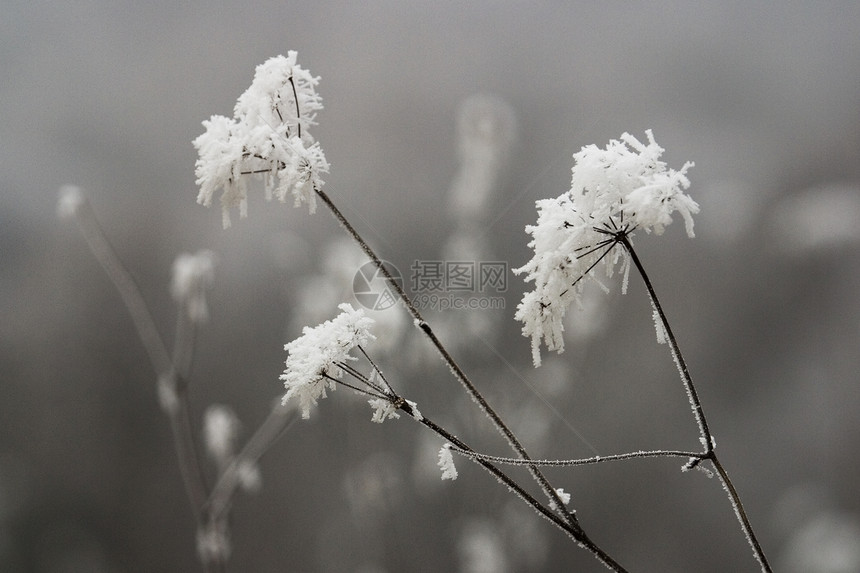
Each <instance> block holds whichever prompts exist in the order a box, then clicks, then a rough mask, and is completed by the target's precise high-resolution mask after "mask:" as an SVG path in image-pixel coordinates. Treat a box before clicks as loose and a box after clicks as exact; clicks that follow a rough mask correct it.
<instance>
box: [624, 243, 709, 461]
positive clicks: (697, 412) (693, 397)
mask: <svg viewBox="0 0 860 573" xmlns="http://www.w3.org/2000/svg"><path fill="white" fill-rule="evenodd" d="M618 242H619V243H621V245H623V246H624V249H625V250H626V251H627V253H628V254H629V255H630V258H631V259H632V260H633V264H634V265H635V266H636V270H637V271H639V275H640V276H641V277H642V280H643V282H644V283H645V288H646V289H648V296H649V297H650V298H651V303H652V304H653V305H654V309H655V310H656V311H657V314H658V315H659V317H660V322H661V323H662V324H663V330H664V331H665V332H666V338H667V340H668V341H669V348H670V349H671V351H672V358H673V359H674V360H675V362H676V364H677V365H678V371H679V373H680V374H681V381H682V382H683V383H684V388H685V389H686V391H687V398H688V399H689V401H690V406H691V407H692V409H693V415H694V417H695V418H696V423H697V424H698V426H699V433H700V436H701V439H702V445H703V447H704V448H705V453H706V454H707V453H710V452H712V451H713V449H714V440H713V436H712V435H711V430H710V428H709V427H708V421H707V420H706V419H705V411H704V409H703V408H702V402H701V401H700V400H699V394H698V392H696V386H695V385H694V384H693V377H692V376H690V369H689V368H687V361H686V360H684V355H683V354H681V348H680V347H679V346H678V341H677V339H676V338H675V334H674V333H673V332H672V327H671V326H670V325H669V320H668V319H667V318H666V313H665V312H663V307H662V305H661V304H660V299H658V298H657V293H656V292H655V291H654V285H653V284H652V283H651V279H649V278H648V273H646V272H645V267H644V266H642V261H640V260H639V256H638V255H637V254H636V251H635V250H634V249H633V245H632V244H631V243H630V239H629V237H628V236H627V235H626V234H622V235H620V236H619V238H618Z"/></svg>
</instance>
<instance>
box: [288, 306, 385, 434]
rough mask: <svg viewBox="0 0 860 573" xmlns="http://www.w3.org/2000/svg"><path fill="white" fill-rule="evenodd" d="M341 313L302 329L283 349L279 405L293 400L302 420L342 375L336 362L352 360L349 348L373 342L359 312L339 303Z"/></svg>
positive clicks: (367, 321) (368, 320)
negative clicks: (282, 390) (282, 391)
mask: <svg viewBox="0 0 860 573" xmlns="http://www.w3.org/2000/svg"><path fill="white" fill-rule="evenodd" d="M338 308H339V309H340V310H341V311H342V312H341V314H339V315H338V316H337V317H335V318H334V319H332V320H327V321H325V322H324V323H322V324H320V325H319V326H315V327H313V328H311V327H308V326H306V327H305V328H304V329H303V330H302V335H301V336H300V337H298V338H297V339H295V340H293V341H292V342H290V343H288V344H287V345H286V346H284V349H285V350H286V351H288V352H289V353H290V354H289V356H288V357H287V362H286V365H287V367H286V369H285V370H284V373H283V374H281V380H283V381H284V386H285V387H286V389H287V393H286V394H285V395H284V398H283V400H282V403H284V404H286V402H287V400H289V399H290V398H292V397H296V398H298V400H299V405H300V406H301V409H302V418H305V419H307V418H308V417H309V416H310V408H311V406H312V405H315V404H316V403H317V400H319V399H320V398H325V397H326V387H329V388H331V389H332V390H333V389H334V380H333V379H338V378H340V377H341V376H342V375H343V369H342V368H341V367H340V366H339V364H340V363H342V362H346V361H348V360H355V358H354V357H353V356H350V355H349V353H350V352H351V351H352V349H353V348H355V347H356V346H359V345H363V344H366V343H367V342H368V341H370V340H373V338H374V336H373V335H372V334H371V333H370V327H371V326H372V325H373V319H372V318H370V317H367V316H365V315H364V311H363V310H362V309H358V310H355V309H353V308H352V305H349V304H346V303H343V304H341V305H340V306H338Z"/></svg>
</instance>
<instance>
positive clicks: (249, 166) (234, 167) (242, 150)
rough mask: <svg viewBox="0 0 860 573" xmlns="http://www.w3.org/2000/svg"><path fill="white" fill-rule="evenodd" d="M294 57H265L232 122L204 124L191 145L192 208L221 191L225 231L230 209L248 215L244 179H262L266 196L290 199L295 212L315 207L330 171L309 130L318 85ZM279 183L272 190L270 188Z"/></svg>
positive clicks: (317, 99) (216, 120)
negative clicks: (194, 180)
mask: <svg viewBox="0 0 860 573" xmlns="http://www.w3.org/2000/svg"><path fill="white" fill-rule="evenodd" d="M296 56H297V54H296V52H294V51H290V52H288V53H287V56H286V57H284V56H277V57H274V58H270V59H269V60H267V61H266V62H265V63H263V64H261V65H259V66H257V70H256V73H255V74H254V81H253V82H252V83H251V87H249V88H248V89H247V91H245V93H243V94H242V95H241V96H239V99H238V101H237V102H236V106H235V108H234V114H233V118H228V117H224V116H221V115H213V116H212V117H211V118H210V119H208V120H206V121H204V122H203V126H204V127H205V128H206V132H205V133H203V134H202V135H200V136H199V137H198V138H197V139H195V140H194V147H195V148H196V149H197V152H198V154H199V158H198V159H197V163H196V169H195V175H196V176H197V185H199V186H200V193H199V194H198V195H197V202H198V203H200V204H202V205H205V206H207V207H208V206H209V205H210V204H211V203H212V197H213V195H214V194H215V192H216V191H218V189H223V193H222V195H221V206H222V209H223V221H224V227H225V228H227V227H229V226H230V213H229V209H230V207H238V208H239V214H240V216H241V217H245V216H247V213H248V194H247V176H249V175H254V176H257V177H263V178H264V180H265V189H266V197H267V198H268V199H271V197H272V193H273V191H274V194H275V195H276V196H277V197H278V199H279V200H280V201H282V202H284V201H286V198H287V195H288V194H292V196H293V200H294V203H295V206H297V207H298V206H299V205H301V204H302V203H307V204H308V207H309V209H310V211H311V212H313V211H314V209H315V207H316V198H315V196H314V190H315V189H319V188H321V187H322V186H323V184H324V183H323V180H322V174H323V173H328V170H329V164H328V162H327V161H326V159H325V155H324V154H323V151H322V148H321V147H320V146H319V143H315V142H314V138H313V136H312V135H311V133H310V130H309V127H310V126H312V125H315V124H316V121H315V118H316V115H317V112H318V111H319V110H321V109H322V108H323V106H322V99H321V98H320V96H319V95H317V93H316V85H317V84H318V83H319V78H318V77H314V76H312V75H311V74H310V73H309V72H308V71H307V70H305V69H303V68H302V67H301V66H299V65H298V64H296ZM276 181H277V186H276V185H275V183H276Z"/></svg>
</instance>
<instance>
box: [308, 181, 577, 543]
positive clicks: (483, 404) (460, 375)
mask: <svg viewBox="0 0 860 573" xmlns="http://www.w3.org/2000/svg"><path fill="white" fill-rule="evenodd" d="M315 192H316V194H317V196H318V197H319V198H320V199H321V200H322V202H323V203H325V205H326V207H328V209H329V211H331V213H332V215H334V217H335V219H337V221H338V222H339V223H340V224H341V225H342V226H343V228H344V229H345V230H346V232H347V233H348V234H349V236H350V237H352V238H353V240H354V241H355V242H356V243H358V246H359V247H360V248H361V250H362V251H363V252H364V254H365V255H367V256H368V257H369V258H370V260H371V261H372V262H373V264H374V266H376V268H377V269H379V272H381V273H382V276H383V277H385V279H386V281H388V284H389V285H390V286H391V288H393V289H394V291H395V292H396V293H397V296H398V297H399V298H400V300H402V301H403V304H404V305H405V306H406V309H407V311H408V312H409V314H410V315H411V316H412V318H413V320H414V322H415V325H416V326H417V327H418V328H420V329H421V331H422V332H424V334H425V335H426V336H427V338H428V339H429V340H430V342H431V343H432V344H433V346H434V347H435V348H436V350H437V351H438V352H439V354H440V355H441V356H442V359H443V360H444V361H445V363H446V364H447V365H448V367H449V368H450V369H451V372H452V373H453V374H454V377H455V378H456V379H457V380H458V381H459V382H460V384H462V386H463V387H464V388H465V390H466V392H467V393H468V395H469V396H470V397H471V398H472V399H473V400H474V401H475V403H476V404H477V405H478V407H479V408H480V409H481V411H482V412H483V413H484V414H485V415H486V416H487V417H488V418H489V419H490V421H491V422H492V423H493V425H494V426H495V427H496V429H497V430H498V431H499V432H500V433H501V434H502V435H503V436H504V437H505V439H506V440H507V442H508V444H509V445H510V446H511V448H512V449H513V450H514V451H515V452H516V453H517V455H518V456H520V458H522V459H524V460H529V459H530V457H529V455H528V453H527V452H526V449H525V448H524V447H523V445H522V444H521V443H520V441H519V440H518V439H517V437H516V436H515V435H514V433H513V432H512V431H511V429H510V428H509V427H508V426H507V424H505V423H504V422H503V421H502V419H501V417H500V416H499V415H498V413H497V412H496V411H495V410H494V409H493V408H492V407H491V406H490V404H489V403H488V402H487V400H486V399H485V398H484V396H483V395H482V394H481V393H480V391H478V389H477V388H476V387H475V385H474V384H473V383H472V381H471V380H470V379H469V377H468V376H466V373H465V372H463V370H462V369H461V368H460V365H459V364H457V362H456V361H455V360H454V357H453V356H451V354H450V353H449V352H448V349H447V348H445V346H444V345H443V344H442V342H441V341H440V340H439V339H438V338H437V337H436V333H434V332H433V329H432V328H430V325H429V324H428V323H427V321H425V320H424V317H423V316H422V315H421V313H420V312H419V311H418V309H417V308H416V307H415V305H414V304H412V301H411V300H410V299H409V297H408V296H407V295H406V292H405V291H404V290H403V287H401V286H400V284H399V283H398V282H397V281H396V280H394V277H393V276H391V272H390V271H389V270H388V269H387V268H386V267H385V264H384V263H383V262H382V259H380V258H379V256H378V255H377V254H376V252H375V251H374V250H373V249H372V248H371V247H370V245H369V244H368V243H367V241H365V240H364V238H363V237H362V236H361V235H360V234H359V233H358V231H356V229H355V227H353V226H352V224H351V223H350V222H349V220H347V218H346V217H345V216H344V215H343V213H341V211H340V209H338V208H337V206H336V205H335V204H334V202H333V201H332V200H331V199H330V198H329V196H328V195H327V194H326V193H325V192H324V191H322V190H321V189H318V188H315ZM529 473H531V475H532V477H533V478H534V479H535V481H536V482H537V483H538V484H539V485H540V487H541V489H542V490H543V491H544V493H545V494H546V495H547V497H549V499H551V500H552V501H553V502H554V504H555V507H557V508H559V512H560V513H561V514H562V515H564V517H565V520H566V521H567V522H568V523H569V524H570V525H571V526H572V527H575V528H578V529H579V525H578V521H577V518H576V516H575V515H574V514H573V513H572V512H570V511H567V509H566V508H565V505H564V503H563V502H562V501H561V498H560V497H559V495H558V493H557V492H556V491H555V489H554V488H553V487H552V486H551V485H550V483H549V480H547V478H546V476H544V475H543V473H542V472H541V471H540V470H539V469H538V468H537V467H535V466H529Z"/></svg>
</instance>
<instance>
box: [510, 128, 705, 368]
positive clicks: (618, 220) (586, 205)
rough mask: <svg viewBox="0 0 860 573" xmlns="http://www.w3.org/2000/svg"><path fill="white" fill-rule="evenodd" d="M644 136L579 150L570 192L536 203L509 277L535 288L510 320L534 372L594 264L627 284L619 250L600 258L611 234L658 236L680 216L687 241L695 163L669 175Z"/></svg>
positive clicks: (558, 346)
mask: <svg viewBox="0 0 860 573" xmlns="http://www.w3.org/2000/svg"><path fill="white" fill-rule="evenodd" d="M645 133H646V135H647V136H648V144H647V145H646V144H643V143H642V142H640V141H639V140H637V139H636V138H635V137H633V136H632V135H630V134H627V133H625V134H624V135H622V136H621V140H620V141H617V140H612V141H610V142H609V144H608V145H607V146H606V149H600V148H598V147H597V146H594V145H589V146H586V147H583V148H582V150H580V151H579V152H578V153H575V154H574V156H573V159H574V166H573V169H572V174H573V175H572V181H571V188H570V190H569V191H567V192H566V193H564V194H562V195H561V196H559V197H557V198H555V199H544V200H541V201H538V202H537V209H538V220H537V224H535V225H529V226H527V227H526V232H527V233H529V234H530V235H531V236H532V237H533V239H532V241H531V242H530V243H529V246H530V247H532V248H533V249H534V253H535V254H534V257H533V258H532V259H531V260H530V261H529V262H528V263H526V265H525V266H523V267H521V268H518V269H515V270H514V272H515V273H516V274H520V273H526V279H525V280H526V281H534V283H535V289H534V290H533V291H531V292H528V293H526V294H525V295H524V296H523V300H522V302H520V304H519V306H518V307H517V313H516V315H515V317H516V319H517V320H520V321H522V322H523V335H524V336H528V337H531V339H532V357H533V359H534V363H535V366H540V361H541V360H540V344H541V341H543V343H544V344H545V345H546V347H547V349H549V350H556V351H558V352H562V351H563V350H564V341H563V339H562V331H563V330H564V328H563V325H562V319H563V318H564V315H565V312H566V311H567V308H568V307H569V306H570V304H571V303H572V302H574V301H579V296H580V293H581V292H582V286H583V281H582V280H581V279H582V278H584V277H591V278H595V272H594V271H595V268H596V267H597V266H598V265H603V266H604V267H605V271H606V275H607V276H611V275H612V274H613V272H614V270H615V268H616V266H617V265H618V263H619V261H621V263H622V269H623V271H624V273H625V277H626V274H627V271H629V264H630V261H629V260H628V259H627V257H626V256H625V253H624V251H623V250H622V249H615V250H614V252H612V253H610V254H608V255H607V254H606V250H607V249H608V248H611V246H612V245H613V241H612V236H611V235H612V234H613V233H618V232H621V231H628V232H632V231H633V230H634V229H644V230H645V231H646V232H651V231H652V230H653V231H654V233H656V234H658V235H659V234H661V233H662V232H663V230H664V228H665V227H666V225H668V224H669V223H671V222H672V214H673V213H674V212H675V211H678V212H679V213H680V214H681V216H682V217H683V218H684V223H685V226H686V230H687V234H688V235H689V236H690V237H692V236H693V219H692V215H693V214H695V213H698V212H699V205H698V204H697V203H696V202H695V201H693V199H691V198H690V197H689V196H688V195H686V194H684V190H685V189H687V188H688V187H689V186H690V181H689V179H687V175H686V174H687V170H688V169H689V168H690V167H692V166H693V164H692V163H690V162H687V163H685V164H684V166H683V167H682V168H681V169H680V170H679V171H675V170H674V169H668V168H667V167H666V164H665V163H664V162H662V161H660V157H661V155H662V154H663V148H662V147H660V146H659V145H657V143H656V142H655V141H654V137H653V135H652V133H651V131H650V130H649V131H646V132H645ZM604 255H605V256H604ZM625 285H626V280H625Z"/></svg>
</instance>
